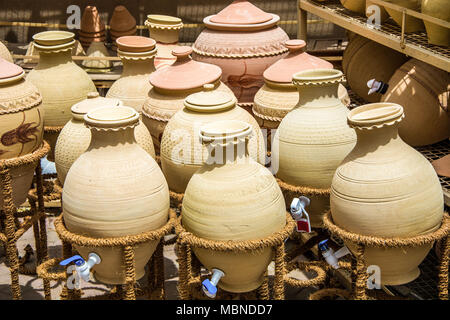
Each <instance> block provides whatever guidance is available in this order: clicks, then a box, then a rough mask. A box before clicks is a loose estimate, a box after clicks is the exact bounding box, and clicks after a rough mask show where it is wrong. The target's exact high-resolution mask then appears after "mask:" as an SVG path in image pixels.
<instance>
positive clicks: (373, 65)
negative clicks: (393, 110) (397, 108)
mask: <svg viewBox="0 0 450 320" xmlns="http://www.w3.org/2000/svg"><path fill="white" fill-rule="evenodd" d="M407 60H408V57H407V56H405V55H404V54H402V53H400V52H397V51H395V50H392V49H390V48H388V47H385V46H383V45H381V44H378V43H376V42H374V41H372V40H369V39H367V38H364V37H361V36H356V35H355V36H354V37H352V39H351V41H350V42H349V44H348V46H347V48H346V49H345V51H344V56H343V58H342V70H343V71H344V74H345V75H346V77H347V83H348V85H349V86H350V88H351V89H352V91H353V92H354V93H356V94H357V95H358V96H360V97H361V98H362V99H364V101H368V102H379V101H380V100H381V96H382V94H381V93H376V92H375V93H373V94H371V95H369V94H368V93H369V88H368V87H367V82H368V81H369V80H371V79H375V80H377V81H382V82H384V83H387V82H388V81H389V79H390V78H391V76H392V75H393V74H394V72H395V70H397V69H398V68H399V67H400V66H401V65H402V64H404V63H405V62H406V61H407Z"/></svg>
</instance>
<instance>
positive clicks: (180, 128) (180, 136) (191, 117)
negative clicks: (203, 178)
mask: <svg viewBox="0 0 450 320" xmlns="http://www.w3.org/2000/svg"><path fill="white" fill-rule="evenodd" d="M204 90H205V91H204V92H198V93H194V94H192V95H189V96H188V97H187V98H186V100H185V102H184V108H183V109H182V110H180V111H178V112H177V113H175V114H174V115H173V117H172V118H171V119H170V120H169V122H168V123H167V126H166V128H165V130H164V133H163V136H162V140H161V166H162V170H163V172H164V175H165V176H166V179H167V183H168V184H169V189H170V190H172V191H175V192H178V193H184V191H185V189H186V186H187V184H188V182H189V180H190V179H191V177H192V175H193V174H194V173H195V172H196V171H197V170H198V169H199V168H200V167H201V166H202V164H203V163H204V162H205V160H206V159H207V157H208V156H207V153H206V149H204V148H203V147H202V144H201V142H200V141H199V140H198V133H199V130H200V127H201V126H203V125H205V124H207V123H211V122H213V121H218V120H241V121H244V122H246V123H248V124H250V125H251V126H252V130H253V132H254V135H253V136H252V138H250V142H249V154H250V156H251V157H252V158H253V159H254V160H255V161H258V162H259V163H261V164H264V163H265V156H266V149H265V146H264V137H263V134H262V132H261V130H260V129H259V126H258V123H257V122H256V121H255V119H254V118H253V117H252V116H251V115H250V114H249V113H248V112H246V111H245V110H244V109H242V108H240V107H237V106H236V98H235V97H234V96H233V95H232V94H230V93H226V92H221V91H218V90H214V85H213V84H207V85H205V87H204Z"/></svg>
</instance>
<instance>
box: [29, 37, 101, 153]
mask: <svg viewBox="0 0 450 320" xmlns="http://www.w3.org/2000/svg"><path fill="white" fill-rule="evenodd" d="M51 32H53V31H46V32H43V34H44V35H40V34H36V35H34V39H39V41H40V42H42V41H43V40H44V39H46V40H45V41H51V42H55V43H59V42H61V41H63V40H64V41H68V40H69V39H73V36H74V34H72V36H69V35H66V33H62V34H61V31H54V32H55V33H54V34H53V35H52V34H51ZM69 33H70V32H69ZM35 41H36V40H35ZM74 44H75V41H74V40H69V41H68V42H65V43H63V44H60V45H54V46H47V45H41V44H38V43H37V42H35V43H34V47H35V48H36V49H37V50H38V51H39V57H40V58H39V63H38V65H37V66H36V67H35V68H34V69H33V70H31V71H30V73H29V74H28V76H27V80H28V81H30V82H31V83H33V84H34V85H35V86H36V87H37V88H38V90H39V92H40V93H41V95H42V108H43V109H44V110H45V118H44V125H45V126H49V127H62V126H64V125H65V124H66V123H67V121H69V120H70V118H71V117H72V116H71V112H70V108H71V107H72V106H73V105H74V104H75V103H77V102H80V101H82V100H84V99H85V98H86V95H87V94H88V93H89V92H92V91H96V90H97V89H96V88H95V85H94V83H93V82H92V80H91V78H90V77H89V75H88V74H87V73H86V71H84V70H83V69H81V68H80V67H79V66H77V65H76V64H75V63H74V62H73V61H72V50H73V46H74ZM57 137H58V134H57V133H50V132H48V133H45V134H44V138H45V139H46V140H47V142H48V143H49V144H50V147H51V150H52V151H51V153H50V154H49V155H48V157H47V158H48V159H49V160H51V161H53V159H54V155H53V151H54V149H55V144H56V139H57Z"/></svg>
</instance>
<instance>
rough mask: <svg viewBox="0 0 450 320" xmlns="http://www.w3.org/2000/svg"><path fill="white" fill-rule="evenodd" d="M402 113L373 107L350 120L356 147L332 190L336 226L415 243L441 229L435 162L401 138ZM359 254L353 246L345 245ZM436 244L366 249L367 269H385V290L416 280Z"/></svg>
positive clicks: (384, 106) (397, 109) (393, 107)
mask: <svg viewBox="0 0 450 320" xmlns="http://www.w3.org/2000/svg"><path fill="white" fill-rule="evenodd" d="M403 116H404V115H403V108H402V107H401V106H400V105H397V104H394V103H376V104H375V103H374V104H369V105H364V106H361V107H359V108H356V109H354V110H352V111H351V112H350V113H349V115H348V122H349V124H350V126H352V127H354V128H355V131H356V134H357V137H358V138H357V143H356V146H355V148H354V149H353V150H352V152H351V153H350V154H349V155H348V156H347V157H346V158H345V160H344V161H343V163H342V164H341V165H340V166H339V168H338V169H337V170H336V173H335V175H334V178H333V183H332V186H331V213H332V217H333V220H334V222H335V223H336V224H337V225H338V226H340V227H341V228H344V229H345V230H348V231H350V232H354V233H357V234H361V235H367V236H376V237H400V238H403V237H413V236H416V235H421V234H426V233H428V232H432V231H434V230H436V229H438V228H439V226H440V223H441V219H442V216H443V210H444V198H443V194H442V188H441V185H440V183H439V179H438V177H437V175H436V173H435V172H434V169H433V167H432V166H431V164H430V162H429V161H428V160H427V159H425V157H424V156H422V155H421V154H420V153H419V152H417V151H416V150H414V149H413V148H411V147H410V146H408V145H407V144H406V143H404V142H403V140H402V139H401V138H400V137H399V135H398V126H399V122H400V121H401V120H402V119H403ZM346 244H347V246H348V247H349V249H350V250H354V248H355V247H354V244H353V243H346ZM432 246H433V244H432V243H431V244H426V245H423V246H419V247H402V248H395V249H394V248H389V249H388V248H376V247H366V249H365V252H364V259H365V263H366V264H367V265H377V266H379V267H380V269H381V284H383V285H400V284H404V283H408V282H410V281H413V280H414V279H416V278H417V277H418V276H419V274H420V271H419V269H418V268H417V266H418V265H419V264H420V263H421V262H422V260H423V259H424V258H425V257H426V255H427V253H428V251H429V250H430V249H431V247H432Z"/></svg>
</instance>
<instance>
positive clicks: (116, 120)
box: [84, 106, 140, 130]
mask: <svg viewBox="0 0 450 320" xmlns="http://www.w3.org/2000/svg"><path fill="white" fill-rule="evenodd" d="M139 117H140V115H139V113H138V112H137V111H136V110H134V109H133V108H130V107H125V106H118V107H116V108H111V107H99V108H95V109H93V110H91V111H89V112H88V113H87V114H86V115H85V116H84V122H85V123H86V126H87V127H89V128H96V129H98V130H102V129H103V130H117V129H120V128H122V129H123V128H128V127H134V126H136V125H137V124H138V123H139Z"/></svg>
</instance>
